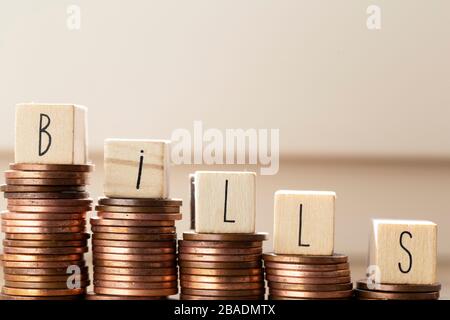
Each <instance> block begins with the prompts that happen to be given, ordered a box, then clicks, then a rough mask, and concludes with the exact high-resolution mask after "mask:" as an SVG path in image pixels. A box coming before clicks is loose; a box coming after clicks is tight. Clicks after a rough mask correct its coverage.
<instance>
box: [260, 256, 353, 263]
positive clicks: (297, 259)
mask: <svg viewBox="0 0 450 320" xmlns="http://www.w3.org/2000/svg"><path fill="white" fill-rule="evenodd" d="M263 259H264V261H269V262H280V263H298V264H340V263H347V260H348V257H347V256H345V255H342V254H334V255H332V256H306V255H285V254H282V255H278V254H275V253H265V254H264V255H263Z"/></svg>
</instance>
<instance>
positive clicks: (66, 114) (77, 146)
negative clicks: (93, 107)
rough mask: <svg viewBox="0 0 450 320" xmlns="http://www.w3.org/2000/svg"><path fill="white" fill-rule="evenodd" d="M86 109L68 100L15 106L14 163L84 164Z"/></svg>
mask: <svg viewBox="0 0 450 320" xmlns="http://www.w3.org/2000/svg"><path fill="white" fill-rule="evenodd" d="M86 116H87V110H86V108H85V107H82V106H77V105H71V104H37V103H28V104H18V105H17V106H16V142H15V162H16V163H37V164H75V165H79V164H86V163H87V134H86V131H87V121H86Z"/></svg>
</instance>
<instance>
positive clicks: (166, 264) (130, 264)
mask: <svg viewBox="0 0 450 320" xmlns="http://www.w3.org/2000/svg"><path fill="white" fill-rule="evenodd" d="M94 258H95V257H94ZM94 266H95V267H96V268H97V267H108V268H137V269H143V268H156V269H159V268H170V267H175V266H176V261H175V260H173V261H158V262H151V261H119V260H98V259H96V260H94Z"/></svg>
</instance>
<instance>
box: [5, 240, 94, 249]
mask: <svg viewBox="0 0 450 320" xmlns="http://www.w3.org/2000/svg"><path fill="white" fill-rule="evenodd" d="M3 246H4V247H24V248H65V247H80V248H84V247H87V241H86V240H82V241H22V240H3Z"/></svg>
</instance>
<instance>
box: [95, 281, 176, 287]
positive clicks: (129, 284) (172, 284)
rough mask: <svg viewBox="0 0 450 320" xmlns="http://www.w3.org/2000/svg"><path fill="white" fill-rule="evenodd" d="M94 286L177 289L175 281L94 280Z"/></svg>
mask: <svg viewBox="0 0 450 320" xmlns="http://www.w3.org/2000/svg"><path fill="white" fill-rule="evenodd" d="M94 286H98V287H102V288H116V289H170V288H178V282H177V281H167V282H124V281H103V280H95V281H94Z"/></svg>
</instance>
